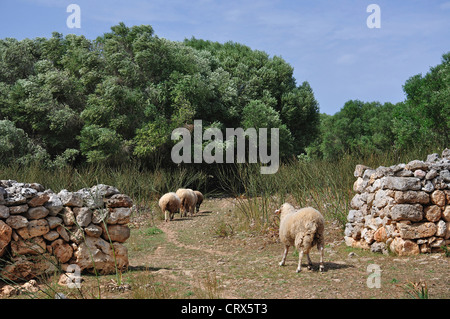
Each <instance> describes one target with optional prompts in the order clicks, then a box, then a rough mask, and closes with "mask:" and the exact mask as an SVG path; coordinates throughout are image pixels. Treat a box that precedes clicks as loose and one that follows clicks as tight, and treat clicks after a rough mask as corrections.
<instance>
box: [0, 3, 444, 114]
mask: <svg viewBox="0 0 450 319" xmlns="http://www.w3.org/2000/svg"><path fill="white" fill-rule="evenodd" d="M71 3H75V4H78V5H79V6H80V8H81V28H80V29H69V28H68V27H67V25H66V20H67V17H68V16H69V15H70V13H67V12H66V8H67V6H68V5H69V4H71ZM372 3H375V4H378V5H379V7H380V8H381V28H379V29H369V28H368V27H367V24H366V20H367V17H368V16H369V15H370V14H371V13H367V12H366V8H367V6H368V5H369V4H372ZM449 17H450V0H441V1H438V0H335V1H323V0H297V1H285V0H270V1H269V0H253V1H247V0H226V1H223V0H190V1H186V0H184V1H181V0H149V1H144V0H127V1H117V0H109V1H104V0H69V1H66V0H34V1H33V0H0V38H6V37H14V38H17V39H24V38H35V37H51V33H52V32H53V31H58V32H60V33H63V34H64V35H66V34H69V33H75V34H79V35H80V34H83V35H85V36H86V37H87V38H89V39H94V38H96V37H97V36H98V35H102V34H103V33H105V32H109V31H110V27H111V26H112V25H115V24H117V23H119V22H121V21H123V22H124V23H125V24H126V25H127V26H132V25H140V24H149V25H151V26H152V27H153V29H154V30H155V33H156V35H158V36H159V37H163V38H167V39H170V40H174V41H178V40H179V41H181V40H183V39H185V38H190V37H192V36H194V37H196V38H199V39H207V40H213V41H219V42H226V41H229V40H232V41H235V42H239V43H243V44H246V45H248V46H250V47H251V48H252V49H258V50H263V51H266V52H267V53H268V54H270V55H271V56H273V55H278V56H281V57H283V58H284V59H285V60H286V61H287V62H288V63H289V64H291V65H292V66H293V67H294V77H295V78H296V80H297V83H298V84H300V83H301V82H303V81H308V82H309V83H310V84H311V87H312V88H313V90H314V94H315V97H316V99H317V100H318V102H319V104H320V110H321V112H324V113H328V114H334V113H335V112H337V111H339V110H340V108H341V107H342V106H343V105H344V103H345V102H346V101H348V100H350V99H360V100H363V101H379V102H381V103H384V102H392V103H396V102H399V101H403V100H404V98H405V97H404V93H403V90H402V85H403V84H404V83H405V81H406V80H407V79H408V78H409V77H410V76H412V75H415V74H418V73H422V74H425V73H426V72H427V71H428V70H429V68H430V67H431V66H435V65H437V64H439V63H440V62H441V57H442V54H444V53H446V52H448V51H450V18H449Z"/></svg>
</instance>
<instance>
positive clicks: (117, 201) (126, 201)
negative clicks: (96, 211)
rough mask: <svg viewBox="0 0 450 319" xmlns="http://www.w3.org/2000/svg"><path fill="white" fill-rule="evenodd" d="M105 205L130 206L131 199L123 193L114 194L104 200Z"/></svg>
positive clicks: (111, 206) (131, 204)
mask: <svg viewBox="0 0 450 319" xmlns="http://www.w3.org/2000/svg"><path fill="white" fill-rule="evenodd" d="M106 206H107V207H110V208H115V207H132V206H133V201H132V200H131V198H130V197H128V196H127V195H124V194H115V195H113V196H111V197H110V198H108V200H107V201H106Z"/></svg>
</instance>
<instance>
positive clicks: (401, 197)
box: [344, 149, 450, 255]
mask: <svg viewBox="0 0 450 319" xmlns="http://www.w3.org/2000/svg"><path fill="white" fill-rule="evenodd" d="M449 171H450V150H449V149H446V150H444V151H443V152H442V155H441V156H440V155H439V154H437V153H436V154H431V155H428V157H427V159H426V161H420V160H414V161H411V162H409V163H408V164H398V165H393V166H390V167H384V166H380V167H378V168H377V169H372V168H370V167H367V166H364V165H357V166H356V169H355V172H354V175H355V177H356V178H357V180H356V181H355V183H354V185H353V190H354V191H355V192H356V195H355V196H354V197H353V199H352V200H351V203H350V206H351V208H352V210H350V211H349V213H348V216H347V221H348V223H347V224H346V226H345V237H344V238H345V242H346V244H347V245H348V246H352V247H358V248H363V249H370V250H371V251H373V252H383V253H387V252H388V249H389V250H390V251H392V252H394V253H396V254H398V255H416V254H419V253H431V252H435V251H441V250H442V248H441V247H442V246H448V245H450V239H449V238H450V172H449Z"/></svg>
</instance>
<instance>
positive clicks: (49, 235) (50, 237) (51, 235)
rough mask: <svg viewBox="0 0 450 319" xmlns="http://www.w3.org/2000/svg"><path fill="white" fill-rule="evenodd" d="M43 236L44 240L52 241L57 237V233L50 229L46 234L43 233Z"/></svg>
mask: <svg viewBox="0 0 450 319" xmlns="http://www.w3.org/2000/svg"><path fill="white" fill-rule="evenodd" d="M43 237H44V239H45V240H48V241H54V240H56V239H58V237H59V233H58V232H57V231H56V230H51V231H49V232H48V233H47V234H44V235H43Z"/></svg>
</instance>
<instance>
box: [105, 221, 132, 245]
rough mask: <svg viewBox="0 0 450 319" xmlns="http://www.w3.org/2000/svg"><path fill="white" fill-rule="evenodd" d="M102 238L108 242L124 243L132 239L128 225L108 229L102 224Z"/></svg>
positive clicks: (110, 226) (113, 226)
mask: <svg viewBox="0 0 450 319" xmlns="http://www.w3.org/2000/svg"><path fill="white" fill-rule="evenodd" d="M101 227H102V229H103V232H102V238H103V239H106V240H111V241H116V242H119V243H124V242H125V241H126V240H127V239H128V238H129V237H130V228H129V227H128V226H126V225H108V229H105V226H104V225H103V224H102V226H101Z"/></svg>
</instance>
